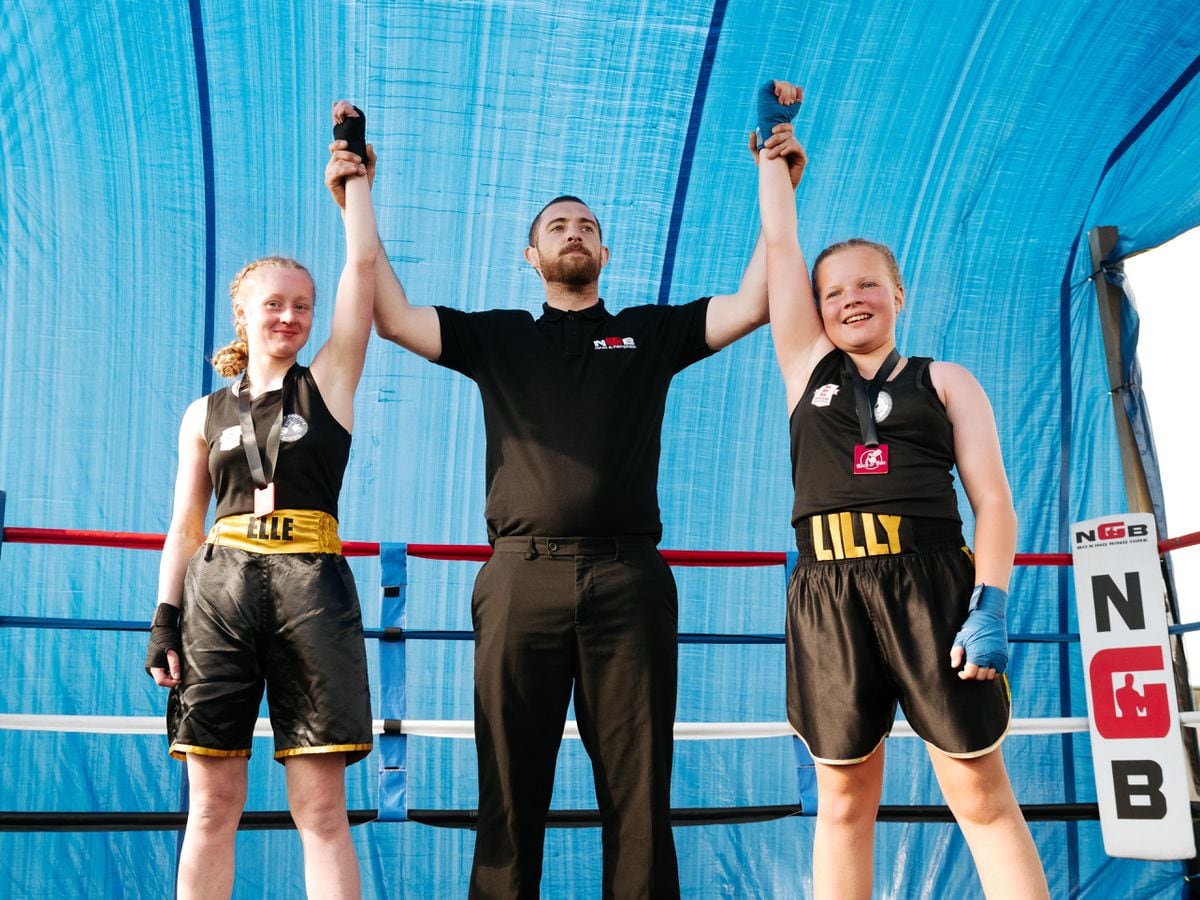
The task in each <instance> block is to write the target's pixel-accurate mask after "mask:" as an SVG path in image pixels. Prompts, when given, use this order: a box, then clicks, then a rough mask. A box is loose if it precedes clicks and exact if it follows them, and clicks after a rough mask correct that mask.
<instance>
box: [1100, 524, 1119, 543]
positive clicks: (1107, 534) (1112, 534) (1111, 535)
mask: <svg viewBox="0 0 1200 900" xmlns="http://www.w3.org/2000/svg"><path fill="white" fill-rule="evenodd" d="M1096 537H1098V538H1100V540H1102V541H1112V540H1115V539H1117V538H1120V537H1125V523H1124V522H1104V523H1102V524H1100V525H1097V526H1096Z"/></svg>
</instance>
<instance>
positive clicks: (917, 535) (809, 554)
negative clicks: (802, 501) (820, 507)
mask: <svg viewBox="0 0 1200 900" xmlns="http://www.w3.org/2000/svg"><path fill="white" fill-rule="evenodd" d="M796 547H797V548H798V549H799V550H800V556H801V558H802V559H805V560H813V561H816V562H833V561H835V560H843V559H862V558H864V557H868V556H897V555H899V554H903V553H914V552H932V551H938V550H958V549H960V548H962V547H963V539H962V526H961V525H959V523H958V522H953V521H950V520H948V519H928V518H921V517H917V516H899V515H887V514H885V513H869V512H858V511H844V512H827V513H819V514H817V515H814V516H809V517H808V519H807V520H806V521H804V522H802V523H801V524H800V525H799V526H798V527H797V528H796Z"/></svg>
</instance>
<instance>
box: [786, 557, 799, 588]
mask: <svg viewBox="0 0 1200 900" xmlns="http://www.w3.org/2000/svg"><path fill="white" fill-rule="evenodd" d="M798 562H800V551H799V550H789V551H788V552H787V562H786V563H784V565H783V583H784V584H785V585H786V584H788V583H790V582H791V580H792V573H793V572H794V571H796V564H797V563H798Z"/></svg>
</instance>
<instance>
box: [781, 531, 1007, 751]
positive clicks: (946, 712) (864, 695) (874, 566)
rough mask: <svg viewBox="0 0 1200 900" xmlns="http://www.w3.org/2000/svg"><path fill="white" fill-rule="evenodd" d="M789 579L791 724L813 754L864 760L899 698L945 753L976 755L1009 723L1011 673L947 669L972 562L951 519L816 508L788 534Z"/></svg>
mask: <svg viewBox="0 0 1200 900" xmlns="http://www.w3.org/2000/svg"><path fill="white" fill-rule="evenodd" d="M796 536H797V545H798V546H799V549H800V560H799V564H798V565H797V566H796V570H795V571H794V572H793V573H792V578H791V580H790V582H789V583H788V595H787V602H788V605H787V708H788V721H789V723H790V724H791V726H792V728H793V729H795V731H796V733H797V734H798V735H799V736H800V737H801V739H803V740H804V742H805V744H807V745H808V749H809V752H810V753H811V754H812V756H813V758H814V759H815V760H816V761H817V762H822V763H827V764H834V765H836V764H848V763H856V762H861V761H863V760H865V759H867V758H868V757H869V756H870V755H871V754H872V753H874V752H875V750H876V749H877V748H878V747H879V745H880V744H881V743H882V742H883V739H884V738H885V737H887V735H888V733H889V732H890V731H891V728H892V722H893V720H894V719H895V716H896V706H897V704H899V706H900V708H901V709H903V711H904V716H905V718H906V719H907V720H908V722H909V724H911V725H912V727H913V730H914V731H915V732H916V733H917V735H918V736H920V737H921V738H922V739H924V740H925V741H926V742H927V743H929V744H931V745H932V746H933V747H935V748H937V749H938V750H940V751H942V752H943V753H945V754H947V755H949V756H955V757H962V758H969V757H974V756H982V755H984V754H986V753H989V752H991V751H992V750H994V749H995V748H996V747H998V746H999V745H1000V742H1001V741H1002V740H1003V739H1004V735H1005V733H1006V732H1007V731H1008V723H1009V716H1010V709H1011V697H1010V694H1009V689H1008V681H1007V679H1005V678H1003V677H1001V678H997V679H995V680H993V681H963V680H961V679H960V678H959V677H958V672H957V671H956V670H955V669H952V668H950V648H951V647H952V646H953V643H954V636H955V634H956V633H957V632H958V629H959V627H960V626H961V625H962V623H963V622H964V621H965V619H966V617H967V604H968V602H969V601H970V597H971V590H972V588H973V587H974V584H975V564H974V561H973V559H972V557H971V554H970V551H969V550H968V549H967V548H966V547H965V546H964V545H963V540H962V534H961V532H960V529H959V527H958V525H957V524H956V523H952V522H943V521H938V520H930V519H915V518H912V517H902V516H886V515H877V514H871V513H860V512H841V513H827V514H824V515H818V516H812V517H811V518H809V519H807V520H805V521H804V522H802V523H801V525H800V527H799V528H797V531H796Z"/></svg>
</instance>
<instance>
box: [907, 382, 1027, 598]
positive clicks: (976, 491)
mask: <svg viewBox="0 0 1200 900" xmlns="http://www.w3.org/2000/svg"><path fill="white" fill-rule="evenodd" d="M929 374H930V376H931V378H932V381H933V384H934V387H935V388H937V391H938V394H939V396H941V398H942V402H943V403H944V404H945V406H946V412H947V413H948V414H949V416H950V421H951V423H952V424H953V425H954V458H955V461H956V464H957V466H958V475H959V478H961V479H962V484H963V489H964V490H965V491H966V492H967V499H968V500H969V501H970V503H971V509H972V511H973V512H974V513H975V541H974V543H975V581H976V583H977V584H988V585H992V586H993V587H998V588H1001V589H1003V590H1005V591H1007V590H1008V580H1009V578H1010V576H1011V575H1012V563H1013V553H1015V552H1016V548H1017V514H1016V511H1015V510H1014V509H1013V502H1012V493H1011V491H1010V489H1009V486H1008V476H1007V475H1006V474H1005V472H1004V460H1003V459H1002V458H1001V456H1000V439H999V437H998V436H997V434H996V420H995V418H994V417H993V414H992V405H991V403H990V402H989V401H988V398H987V394H985V393H984V390H983V388H982V387H980V385H979V382H978V381H976V380H975V377H974V376H973V375H972V374H971V373H970V372H968V371H967V370H966V369H964V368H963V367H962V366H957V365H954V364H952V363H933V365H932V366H931V367H930V372H929Z"/></svg>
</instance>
